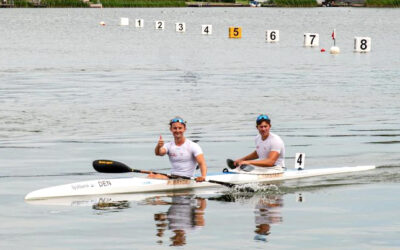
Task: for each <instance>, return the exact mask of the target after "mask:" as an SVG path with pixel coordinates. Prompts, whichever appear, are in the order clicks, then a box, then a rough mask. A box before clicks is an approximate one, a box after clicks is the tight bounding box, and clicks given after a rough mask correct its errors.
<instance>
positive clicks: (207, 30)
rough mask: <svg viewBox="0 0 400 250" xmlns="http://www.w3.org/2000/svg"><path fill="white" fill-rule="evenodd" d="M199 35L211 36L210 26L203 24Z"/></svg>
mask: <svg viewBox="0 0 400 250" xmlns="http://www.w3.org/2000/svg"><path fill="white" fill-rule="evenodd" d="M201 34H203V35H211V34H212V25H211V24H203V25H201Z"/></svg>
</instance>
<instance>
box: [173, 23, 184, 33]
mask: <svg viewBox="0 0 400 250" xmlns="http://www.w3.org/2000/svg"><path fill="white" fill-rule="evenodd" d="M175 31H176V32H179V33H183V32H185V31H186V24H185V23H175Z"/></svg>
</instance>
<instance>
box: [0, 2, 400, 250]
mask: <svg viewBox="0 0 400 250" xmlns="http://www.w3.org/2000/svg"><path fill="white" fill-rule="evenodd" d="M121 17H128V18H130V20H131V24H132V23H133V20H134V19H135V18H143V19H144V21H145V24H144V25H145V26H144V28H143V29H137V28H135V27H134V26H133V25H131V26H119V25H118V24H119V19H120V18H121ZM399 17H400V11H399V10H398V9H366V8H310V9H297V8H296V9H290V8H288V9H281V8H180V9H175V8H170V9H145V8H138V9H2V10H0V41H1V46H0V157H1V163H0V201H1V202H0V218H1V224H0V248H1V249H22V248H28V249H150V248H152V249H153V248H169V247H170V246H179V245H181V246H183V248H187V249H206V248H207V249H208V248H214V249H241V248H243V247H247V248H250V249H260V248H267V247H268V248H273V249H277V248H281V249H289V248H296V249H297V248H307V249H310V248H313V249H322V248H325V249H333V248H342V249H395V248H398V247H399V246H400V237H399V236H400V213H399V209H400V198H399V195H398V193H399V191H400V185H399V183H400V173H399V170H400V155H399V152H400V101H399V96H400V85H399V79H400V71H399V68H400V56H399V55H400V49H399V48H400V39H399V35H398V27H400V18H399ZM155 20H163V21H165V22H166V28H165V30H163V31H157V30H155V29H154V23H153V22H154V21H155ZM101 21H104V22H105V23H106V25H105V26H100V25H99V23H100V22H101ZM176 22H185V23H186V29H187V31H186V32H185V33H182V34H180V33H176V32H175V26H174V24H175V23H176ZM202 24H212V25H213V34H212V35H210V36H205V35H201V25H202ZM230 26H240V27H242V29H243V37H242V39H229V38H228V27H230ZM334 28H336V31H337V46H339V47H340V49H341V53H340V54H339V55H330V54H329V53H328V52H325V53H321V52H320V49H321V48H325V49H326V50H327V51H329V48H330V47H331V46H332V40H331V33H332V30H333V29H334ZM267 29H278V30H279V31H280V42H279V43H275V44H271V43H266V42H265V31H266V30H267ZM305 32H315V33H319V35H320V46H319V47H317V48H306V47H303V45H302V44H303V34H304V33H305ZM355 36H368V37H371V39H372V51H371V52H370V53H367V54H360V53H354V52H353V39H354V37H355ZM260 113H268V114H269V115H270V116H271V118H272V126H273V127H272V131H273V132H275V133H277V134H279V135H280V136H281V137H282V138H283V139H284V141H285V144H286V154H287V157H286V164H287V166H288V167H289V168H292V167H293V165H294V155H295V153H296V152H304V153H305V154H306V168H310V169H312V168H326V167H340V166H356V165H371V164H373V165H377V166H378V168H377V169H376V170H373V171H369V172H364V173H359V174H349V175H338V176H330V177H316V178H310V179H304V180H299V181H287V182H283V183H280V184H278V185H276V186H273V187H268V188H267V187H263V188H261V190H260V191H258V192H256V193H237V192H234V191H226V190H224V189H222V188H221V189H218V190H208V191H207V190H205V191H204V192H201V193H190V192H188V193H183V194H180V195H176V196H171V195H170V194H164V195H159V196H155V195H145V196H141V195H128V196H124V197H118V196H117V197H93V198H92V197H89V198H85V199H76V200H74V199H72V200H67V201H66V202H64V203H58V205H55V204H51V201H49V202H48V203H39V204H38V203H26V202H25V201H24V196H25V195H26V194H27V193H28V192H30V191H33V190H36V189H39V188H43V187H48V186H53V185H59V184H65V183H69V182H76V181H81V180H87V179H98V178H104V177H106V176H109V175H106V174H100V173H96V172H95V171H94V170H93V169H92V167H91V162H92V161H93V160H95V159H100V158H106V159H113V160H118V161H121V162H125V163H126V164H128V165H130V166H132V167H135V168H139V169H151V170H158V171H165V172H168V169H169V163H168V159H167V158H157V157H155V156H154V155H153V148H154V146H155V144H156V142H157V139H158V137H159V135H160V134H162V135H163V137H164V138H165V139H166V140H170V139H171V138H172V137H171V135H170V133H169V130H168V121H169V119H170V118H172V117H173V116H175V115H180V116H182V117H184V118H185V119H186V120H187V121H188V131H187V137H188V138H190V139H193V140H199V144H200V145H201V146H202V148H203V150H204V152H205V157H206V160H207V163H208V165H209V172H219V171H221V170H222V168H224V167H225V159H226V158H237V157H241V156H243V155H245V154H247V153H249V152H251V151H252V150H253V147H254V145H253V143H254V136H255V135H256V134H257V131H256V129H255V118H256V117H257V115H258V114H260ZM114 176H116V177H117V176H127V175H124V174H116V175H114ZM110 201H111V202H110Z"/></svg>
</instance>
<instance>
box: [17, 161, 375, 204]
mask: <svg viewBox="0 0 400 250" xmlns="http://www.w3.org/2000/svg"><path fill="white" fill-rule="evenodd" d="M374 168H375V166H356V167H340V168H321V169H307V170H286V171H285V172H283V173H281V174H259V175H255V174H245V173H235V172H227V173H217V174H210V175H209V176H207V180H215V181H222V182H228V183H234V184H248V183H273V182H276V181H283V180H291V179H299V178H306V177H313V176H321V175H331V174H340V173H351V172H358V171H366V170H371V169H374ZM216 186H220V185H219V184H215V183H211V182H207V181H206V182H195V181H194V180H185V179H172V180H161V179H149V178H140V177H126V178H110V179H99V180H90V181H81V182H75V183H70V184H65V185H59V186H54V187H48V188H43V189H39V190H36V191H33V192H30V193H29V194H27V195H26V196H25V199H26V200H38V199H49V198H56V197H71V196H90V195H103V194H129V193H147V192H171V191H180V190H190V189H197V188H206V187H216Z"/></svg>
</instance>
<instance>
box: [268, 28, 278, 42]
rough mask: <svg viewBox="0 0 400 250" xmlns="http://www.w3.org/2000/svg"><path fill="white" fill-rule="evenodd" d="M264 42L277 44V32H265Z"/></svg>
mask: <svg viewBox="0 0 400 250" xmlns="http://www.w3.org/2000/svg"><path fill="white" fill-rule="evenodd" d="M265 40H266V41H267V42H268V43H274V42H279V30H267V32H266V33H265Z"/></svg>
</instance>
